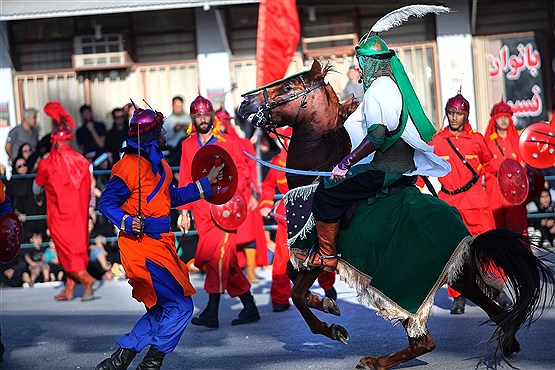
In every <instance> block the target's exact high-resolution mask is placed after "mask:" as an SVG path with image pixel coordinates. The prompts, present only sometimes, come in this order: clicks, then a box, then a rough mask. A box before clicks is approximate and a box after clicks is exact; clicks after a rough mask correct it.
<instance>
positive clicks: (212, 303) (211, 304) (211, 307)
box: [191, 293, 221, 329]
mask: <svg viewBox="0 0 555 370" xmlns="http://www.w3.org/2000/svg"><path fill="white" fill-rule="evenodd" d="M220 297H221V294H220V293H210V294H209V295H208V304H207V305H206V308H205V309H204V311H202V313H201V314H200V315H199V316H198V317H193V319H192V320H191V324H193V325H199V326H206V327H208V328H213V329H216V328H218V327H219V326H220V324H219V322H218V308H219V307H220Z"/></svg>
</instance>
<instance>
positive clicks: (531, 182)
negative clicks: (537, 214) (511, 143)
mask: <svg viewBox="0 0 555 370" xmlns="http://www.w3.org/2000/svg"><path fill="white" fill-rule="evenodd" d="M526 176H527V177H528V196H527V197H526V203H529V202H531V201H533V200H535V199H538V198H539V197H540V195H541V193H542V191H543V189H545V179H544V177H543V173H542V172H541V171H540V170H538V169H537V168H534V167H532V166H529V165H526Z"/></svg>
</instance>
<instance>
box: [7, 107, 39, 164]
mask: <svg viewBox="0 0 555 370" xmlns="http://www.w3.org/2000/svg"><path fill="white" fill-rule="evenodd" d="M37 113H38V110H37V109H36V108H27V109H25V111H24V112H23V122H21V124H20V125H17V126H15V127H14V128H12V129H11V130H10V132H9V133H8V139H7V141H6V153H7V154H8V158H9V159H10V161H12V160H13V159H14V158H15V156H16V155H17V153H18V152H19V147H20V146H21V145H23V144H24V143H29V144H31V147H32V149H33V150H35V149H36V148H37V144H38V142H39V130H38V128H37Z"/></svg>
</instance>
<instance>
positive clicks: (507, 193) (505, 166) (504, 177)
mask: <svg viewBox="0 0 555 370" xmlns="http://www.w3.org/2000/svg"><path fill="white" fill-rule="evenodd" d="M497 183H498V184H499V190H500V191H501V195H503V198H505V199H506V200H507V202H509V203H511V204H512V205H515V206H517V205H519V204H522V203H524V201H525V200H526V196H527V195H528V178H527V177H526V171H525V169H524V167H522V166H521V165H520V163H518V162H517V161H515V160H514V159H510V158H506V159H505V160H503V162H501V164H500V165H499V170H498V171H497Z"/></svg>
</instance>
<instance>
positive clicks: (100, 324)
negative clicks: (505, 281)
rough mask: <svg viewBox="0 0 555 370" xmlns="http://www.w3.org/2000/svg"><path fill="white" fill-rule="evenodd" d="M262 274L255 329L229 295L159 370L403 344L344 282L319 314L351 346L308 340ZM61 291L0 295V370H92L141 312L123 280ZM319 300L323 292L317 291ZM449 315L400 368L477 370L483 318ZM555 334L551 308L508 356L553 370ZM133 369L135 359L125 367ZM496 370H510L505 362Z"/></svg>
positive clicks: (274, 365)
mask: <svg viewBox="0 0 555 370" xmlns="http://www.w3.org/2000/svg"><path fill="white" fill-rule="evenodd" d="M259 275H260V276H261V277H262V281H261V283H259V284H257V285H256V286H254V287H253V292H254V293H255V297H256V300H257V302H258V305H259V308H260V311H261V315H262V320H261V321H260V322H258V323H255V324H248V325H243V326H233V327H232V326H230V322H231V320H232V319H233V318H235V317H236V316H237V314H238V312H239V310H240V309H241V304H240V303H239V300H238V299H232V298H230V297H229V296H227V295H226V296H224V297H223V299H222V302H221V307H220V328H219V329H216V330H215V329H206V328H201V327H196V326H193V325H190V326H189V327H188V328H187V329H186V331H185V334H184V335H183V337H182V339H181V341H180V343H179V345H178V347H177V349H176V351H175V352H174V353H173V354H171V355H169V356H167V358H166V360H165V362H164V366H163V369H166V370H170V369H284V370H285V369H303V370H304V369H353V368H354V367H355V365H356V364H357V362H358V360H359V359H360V358H361V357H363V356H367V355H383V354H386V353H389V352H393V351H396V350H399V349H401V348H404V347H405V346H406V337H405V336H404V334H403V330H402V328H401V327H392V326H391V324H390V323H389V322H387V321H385V320H383V319H381V318H379V317H377V316H376V315H375V311H374V310H372V309H368V308H365V307H363V306H361V305H359V304H358V303H356V294H355V293H354V291H352V290H350V289H349V288H348V287H347V286H346V285H345V284H344V283H341V282H339V283H337V284H336V286H337V289H338V291H339V298H338V302H339V305H340V307H341V310H342V315H341V317H334V316H325V315H323V314H322V315H319V316H320V317H321V318H322V319H325V320H327V321H328V322H329V323H332V322H334V323H337V324H341V325H343V326H345V327H346V328H347V329H348V330H349V333H350V336H351V343H350V344H349V345H344V344H341V343H339V342H336V341H332V340H330V339H328V338H325V337H322V336H316V335H313V334H311V333H310V331H309V330H308V328H307V326H306V324H305V323H304V321H303V320H302V318H301V316H300V314H299V313H298V312H297V311H296V310H295V309H294V308H291V309H290V310H288V311H286V312H281V313H274V312H272V310H271V304H270V302H269V289H270V280H269V278H270V271H259ZM192 281H193V283H194V285H195V287H197V288H199V293H198V294H197V295H195V297H194V300H195V305H196V309H197V310H201V309H202V308H204V306H205V304H206V300H207V295H206V294H205V293H204V292H203V291H202V289H201V288H202V282H203V279H202V276H201V275H192ZM79 288H80V287H79ZM60 289H61V287H60V286H58V284H55V285H44V286H35V287H34V288H31V289H23V288H15V289H14V288H7V289H3V290H1V291H0V309H1V310H0V314H1V318H0V324H1V327H2V333H3V337H2V338H3V342H4V344H5V345H6V350H7V352H6V354H5V358H4V363H3V364H0V369H10V370H12V369H13V370H34V369H40V370H42V369H44V370H50V369H56V370H57V369H93V368H94V365H95V364H96V363H98V362H99V361H101V360H102V359H103V358H105V357H106V356H108V355H109V354H110V353H111V352H112V351H113V350H114V346H115V340H116V339H117V338H118V337H119V335H121V334H123V333H125V332H126V331H129V330H130V329H131V327H132V326H133V325H134V323H135V322H136V320H137V319H138V318H139V316H140V315H142V314H143V313H144V308H143V306H142V305H141V304H139V303H137V302H135V301H133V300H132V299H131V298H130V287H129V285H128V284H127V283H126V282H125V281H109V282H105V283H104V284H103V286H102V287H101V288H100V289H99V290H98V291H97V296H98V298H97V299H96V300H94V301H91V302H85V303H82V302H80V301H79V299H76V300H74V301H72V302H55V301H54V300H53V299H52V297H53V296H54V295H55V294H57V292H59V290H60ZM315 292H319V293H320V294H322V293H323V292H322V290H321V289H319V288H317V289H316V290H315ZM449 307H450V301H449V299H448V298H447V294H446V290H445V289H441V291H440V292H439V293H438V295H437V298H436V306H435V308H434V312H433V316H432V317H431V319H430V321H429V327H430V331H431V333H432V335H433V336H434V338H435V340H436V342H437V349H436V350H435V351H433V352H432V353H429V354H426V355H424V356H422V357H420V358H419V359H417V360H413V361H410V362H408V363H406V364H404V365H402V366H400V367H398V368H418V369H474V368H476V366H477V364H478V361H479V358H480V356H481V355H483V354H484V353H485V350H484V346H483V343H482V342H483V341H484V340H486V339H487V338H488V336H489V334H491V332H492V328H491V327H490V326H487V325H482V326H481V325H480V324H481V323H482V322H483V321H484V320H485V319H486V316H485V314H484V313H483V312H482V311H481V310H480V309H479V308H477V307H475V306H472V305H469V306H467V312H466V313H465V314H464V315H458V316H453V315H450V314H449V310H448V309H449ZM554 332H555V310H554V309H551V310H550V311H548V312H547V313H546V314H545V315H544V316H543V317H542V318H541V319H540V320H539V321H538V322H536V323H535V324H533V325H532V326H531V328H530V329H523V330H522V331H521V332H520V333H519V337H518V338H519V340H520V342H521V345H522V352H521V353H520V354H518V355H517V356H515V357H514V365H515V366H517V367H519V368H521V369H555V340H554V339H553V333H554ZM144 352H145V351H143V354H144ZM143 354H141V357H142V355H143ZM137 363H138V360H135V362H134V363H133V366H132V367H130V368H134V366H136V364H137ZM477 368H478V369H486V368H487V366H485V365H480V366H478V367H477ZM500 368H505V369H508V368H509V367H508V366H507V365H506V364H505V365H504V366H503V365H501V366H500Z"/></svg>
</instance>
